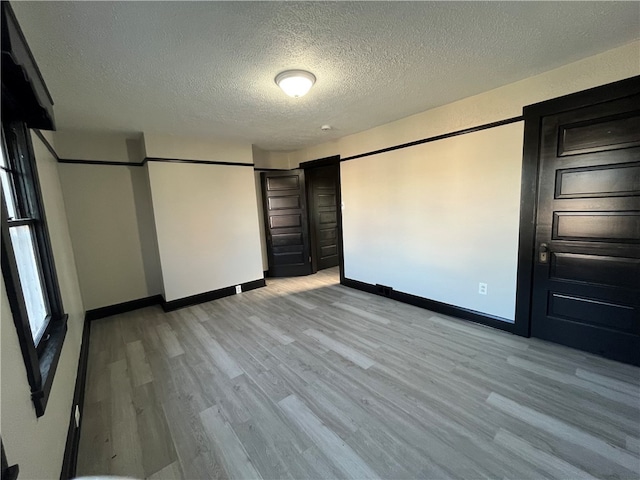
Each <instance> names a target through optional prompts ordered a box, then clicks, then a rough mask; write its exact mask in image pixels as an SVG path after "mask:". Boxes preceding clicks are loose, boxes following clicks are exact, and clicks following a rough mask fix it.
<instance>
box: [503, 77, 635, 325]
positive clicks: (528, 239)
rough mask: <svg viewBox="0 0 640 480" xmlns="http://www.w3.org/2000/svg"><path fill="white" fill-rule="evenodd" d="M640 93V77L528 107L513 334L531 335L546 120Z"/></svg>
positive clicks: (525, 122)
mask: <svg viewBox="0 0 640 480" xmlns="http://www.w3.org/2000/svg"><path fill="white" fill-rule="evenodd" d="M638 92H640V76H636V77H631V78H628V79H625V80H620V81H618V82H614V83H610V84H607V85H603V86H600V87H595V88H592V89H589V90H585V91H582V92H578V93H573V94H571V95H566V96H564V97H559V98H555V99H552V100H547V101H544V102H541V103H536V104H534V105H529V106H527V107H524V109H523V116H524V149H523V158H522V189H521V194H520V237H519V245H518V274H517V292H516V315H515V319H516V321H515V324H514V329H513V333H516V334H518V335H523V336H526V337H529V336H530V335H531V311H532V308H531V307H532V305H531V301H532V297H533V295H532V294H533V269H534V261H535V254H536V252H535V234H536V215H537V192H538V173H539V171H538V170H539V160H540V130H541V123H542V117H544V116H547V115H554V114H558V113H562V112H565V111H569V110H575V109H578V108H582V107H588V106H591V105H596V104H598V103H603V102H608V101H611V100H615V99H618V98H623V97H627V96H630V95H633V94H636V93H638Z"/></svg>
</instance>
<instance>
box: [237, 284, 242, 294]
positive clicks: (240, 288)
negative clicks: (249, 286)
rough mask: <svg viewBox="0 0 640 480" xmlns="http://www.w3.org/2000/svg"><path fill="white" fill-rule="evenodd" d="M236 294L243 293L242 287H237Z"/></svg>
mask: <svg viewBox="0 0 640 480" xmlns="http://www.w3.org/2000/svg"><path fill="white" fill-rule="evenodd" d="M236 293H242V285H236Z"/></svg>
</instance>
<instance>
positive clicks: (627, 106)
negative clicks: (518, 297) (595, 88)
mask: <svg viewBox="0 0 640 480" xmlns="http://www.w3.org/2000/svg"><path fill="white" fill-rule="evenodd" d="M638 105H640V95H638V94H633V95H630V96H628V97H625V98H621V99H616V100H612V101H608V102H602V103H598V104H596V105H593V106H588V107H582V108H579V109H575V110H568V111H564V112H562V113H559V114H555V115H548V116H545V117H543V118H542V123H541V130H540V131H541V135H540V149H539V151H540V162H539V176H538V209H537V219H536V235H535V246H536V258H535V263H534V270H533V297H532V316H531V334H532V335H533V336H536V337H540V338H544V339H547V340H551V341H554V342H558V343H563V344H565V345H569V346H572V347H576V348H581V349H583V350H587V351H590V352H594V353H598V354H601V355H603V356H606V357H609V358H612V359H615V360H620V361H624V362H628V363H632V364H635V365H640V110H639V109H638Z"/></svg>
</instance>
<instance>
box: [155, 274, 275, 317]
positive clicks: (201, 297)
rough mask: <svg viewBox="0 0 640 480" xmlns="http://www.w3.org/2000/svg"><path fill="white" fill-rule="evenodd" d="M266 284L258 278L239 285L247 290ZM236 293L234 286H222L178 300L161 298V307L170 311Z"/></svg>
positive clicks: (244, 290) (243, 289)
mask: <svg viewBox="0 0 640 480" xmlns="http://www.w3.org/2000/svg"><path fill="white" fill-rule="evenodd" d="M266 285H267V282H265V280H264V278H261V279H259V280H253V281H251V282H247V283H242V284H240V287H241V288H242V291H243V292H248V291H249V290H254V289H256V288H260V287H264V286H266ZM235 294H236V287H235V286H231V287H224V288H219V289H218V290H211V291H210V292H204V293H199V294H197V295H191V296H190V297H184V298H179V299H178V300H171V301H169V302H167V301H165V300H163V301H162V308H163V309H164V311H165V312H171V311H173V310H178V309H179V308H185V307H189V306H191V305H197V304H198V303H204V302H209V301H211V300H217V299H219V298H223V297H229V296H231V295H235Z"/></svg>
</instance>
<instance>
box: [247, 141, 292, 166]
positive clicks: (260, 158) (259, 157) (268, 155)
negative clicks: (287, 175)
mask: <svg viewBox="0 0 640 480" xmlns="http://www.w3.org/2000/svg"><path fill="white" fill-rule="evenodd" d="M252 150H253V163H254V164H255V166H256V168H274V169H284V170H288V169H289V152H269V151H267V150H262V149H261V148H259V147H256V146H255V145H253V146H252Z"/></svg>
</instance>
